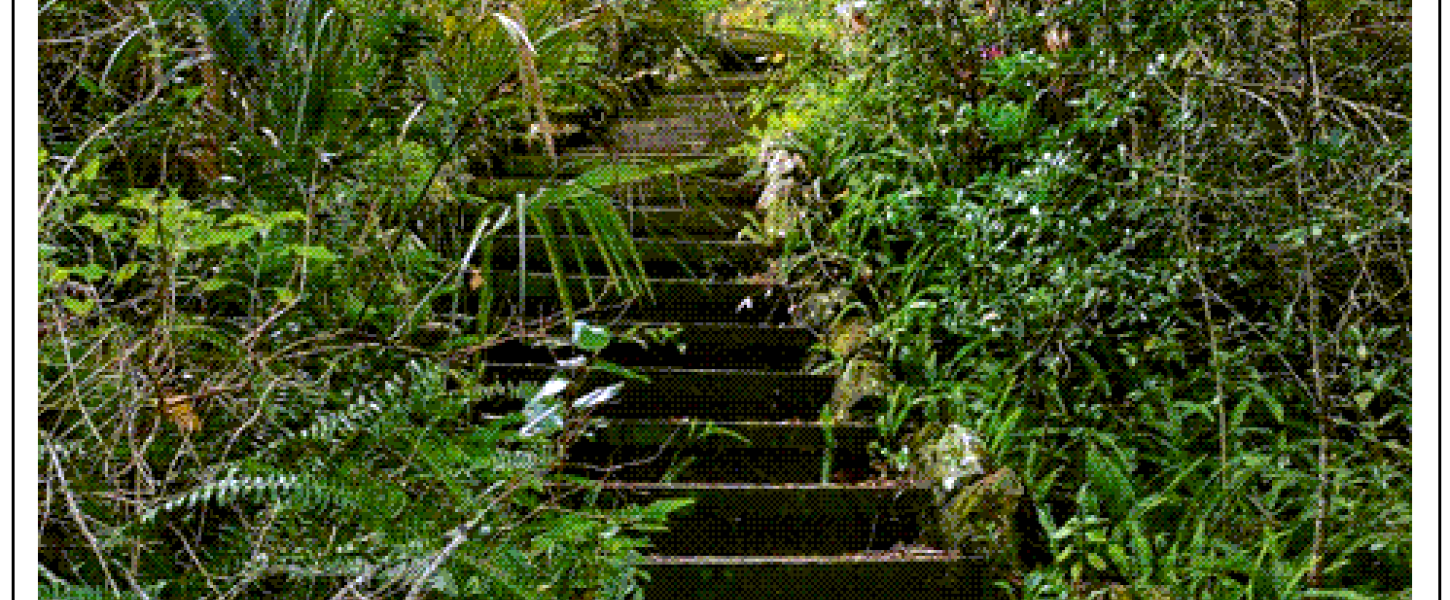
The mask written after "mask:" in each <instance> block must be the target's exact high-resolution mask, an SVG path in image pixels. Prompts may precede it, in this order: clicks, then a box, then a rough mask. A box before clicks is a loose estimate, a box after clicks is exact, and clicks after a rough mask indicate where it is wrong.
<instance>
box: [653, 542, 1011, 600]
mask: <svg viewBox="0 0 1450 600" xmlns="http://www.w3.org/2000/svg"><path fill="white" fill-rule="evenodd" d="M981 564H982V563H981V561H979V560H976V559H972V558H961V557H957V556H950V555H945V554H914V553H912V552H910V551H902V552H863V553H858V554H851V555H843V556H789V557H781V556H647V557H645V558H644V559H643V560H642V561H641V562H640V563H639V566H640V567H641V568H642V569H643V570H644V571H645V572H646V573H648V574H649V577H650V578H649V581H648V582H647V583H646V584H645V586H644V597H645V599H646V600H716V599H720V600H820V599H822V598H829V599H830V600H886V599H890V598H910V599H912V600H948V599H951V600H968V599H971V600H977V599H979V598H982V597H983V596H982V593H983V585H982V579H983V576H982V571H983V567H982V566H981Z"/></svg>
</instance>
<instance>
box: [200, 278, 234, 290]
mask: <svg viewBox="0 0 1450 600" xmlns="http://www.w3.org/2000/svg"><path fill="white" fill-rule="evenodd" d="M240 283H241V282H239V281H237V280H235V279H227V278H225V277H213V278H211V279H208V280H206V281H203V282H201V291H203V292H215V291H217V290H220V289H222V288H225V287H227V286H229V285H232V284H240Z"/></svg>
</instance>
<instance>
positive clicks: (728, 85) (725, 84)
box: [661, 73, 771, 95]
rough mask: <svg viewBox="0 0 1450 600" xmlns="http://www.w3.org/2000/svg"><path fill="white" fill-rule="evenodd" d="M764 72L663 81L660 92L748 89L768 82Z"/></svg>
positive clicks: (686, 92) (676, 92) (694, 92)
mask: <svg viewBox="0 0 1450 600" xmlns="http://www.w3.org/2000/svg"><path fill="white" fill-rule="evenodd" d="M770 79H771V76H770V75H768V74H764V73H722V74H718V75H714V76H708V77H690V78H683V79H678V80H676V81H670V82H666V83H664V85H663V86H662V87H663V90H662V94H661V95H668V94H696V93H714V92H741V91H749V90H752V89H754V88H757V87H760V86H762V85H765V84H767V83H769V82H770Z"/></svg>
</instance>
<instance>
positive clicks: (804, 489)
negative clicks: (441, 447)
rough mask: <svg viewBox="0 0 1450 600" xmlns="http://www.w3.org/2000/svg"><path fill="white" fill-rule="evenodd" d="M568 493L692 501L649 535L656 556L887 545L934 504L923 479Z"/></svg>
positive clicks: (615, 500) (795, 552)
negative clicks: (916, 481) (660, 529)
mask: <svg viewBox="0 0 1450 600" xmlns="http://www.w3.org/2000/svg"><path fill="white" fill-rule="evenodd" d="M561 487H562V486H561ZM566 489H567V488H566ZM569 492H571V493H568V494H567V495H560V496H556V497H560V498H563V499H564V501H565V502H569V503H575V502H577V503H588V502H591V501H592V502H595V503H597V505H598V506H602V507H621V506H633V505H640V504H648V503H650V502H655V501H658V500H666V499H676V498H690V499H691V500H692V502H691V504H689V505H688V506H686V507H684V508H681V509H679V510H677V511H675V512H674V513H672V514H671V517H670V529H669V531H664V532H660V533H657V534H653V535H650V536H649V540H650V543H651V544H652V552H654V553H656V554H662V555H681V554H688V553H692V552H698V551H700V550H702V549H707V550H708V551H709V552H710V553H711V554H712V555H727V556H749V555H772V556H802V555H804V556H811V555H822V554H844V553H849V552H863V551H870V550H887V549H890V548H892V547H893V546H897V545H903V546H904V545H907V544H913V543H916V542H918V541H920V540H921V539H922V537H923V527H924V526H925V524H926V523H927V522H928V518H929V515H930V512H931V510H932V508H931V506H932V493H931V490H930V489H929V488H928V487H926V486H925V485H923V484H911V485H905V484H903V485H877V486H859V485H858V486H840V485H801V484H786V485H761V484H749V485H745V484H734V483H675V484H663V483H638V484H632V483H612V484H607V485H605V486H604V489H602V490H600V491H599V492H598V496H597V497H596V496H594V495H593V493H592V492H583V493H579V494H574V493H572V492H573V490H572V489H569Z"/></svg>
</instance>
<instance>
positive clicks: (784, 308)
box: [484, 272, 791, 323]
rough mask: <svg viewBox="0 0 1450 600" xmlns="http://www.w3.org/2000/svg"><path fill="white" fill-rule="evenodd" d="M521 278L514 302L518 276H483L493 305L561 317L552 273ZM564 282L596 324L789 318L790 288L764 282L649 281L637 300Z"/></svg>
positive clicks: (572, 278) (589, 281)
mask: <svg viewBox="0 0 1450 600" xmlns="http://www.w3.org/2000/svg"><path fill="white" fill-rule="evenodd" d="M523 279H524V282H523V283H524V286H523V292H524V299H523V301H522V302H517V301H516V299H517V298H518V295H519V277H518V274H517V273H509V272H495V273H493V274H492V275H491V276H485V277H484V280H485V281H490V282H492V286H493V287H492V289H493V290H494V295H495V297H494V305H495V306H496V307H499V311H503V310H505V309H506V308H507V309H510V310H511V309H515V308H516V309H518V311H519V312H520V314H521V315H523V316H532V317H550V316H557V315H559V314H560V311H562V310H563V307H562V304H561V302H560V301H559V291H558V289H557V283H556V281H555V278H554V276H553V274H551V273H527V274H525V275H524V278H523ZM563 281H564V288H565V290H567V291H568V293H569V296H570V298H572V299H573V302H574V307H575V309H576V311H578V312H579V313H580V314H588V315H590V318H591V319H592V320H596V321H614V320H624V321H654V322H661V321H663V322H680V323H786V322H789V320H790V314H789V309H790V306H791V304H790V298H789V297H788V296H789V292H790V290H789V289H788V288H784V287H779V286H771V285H767V284H764V283H756V282H744V281H742V282H734V281H725V280H721V281H707V280H699V279H685V278H668V279H650V280H649V286H650V288H651V290H652V292H653V295H652V296H650V297H636V296H632V295H628V294H624V293H621V292H620V291H619V288H618V287H617V284H615V283H614V282H613V281H612V280H611V279H610V278H608V277H604V276H592V275H565V276H564V277H563ZM591 293H592V295H591ZM591 299H592V301H591ZM497 314H501V313H497Z"/></svg>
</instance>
